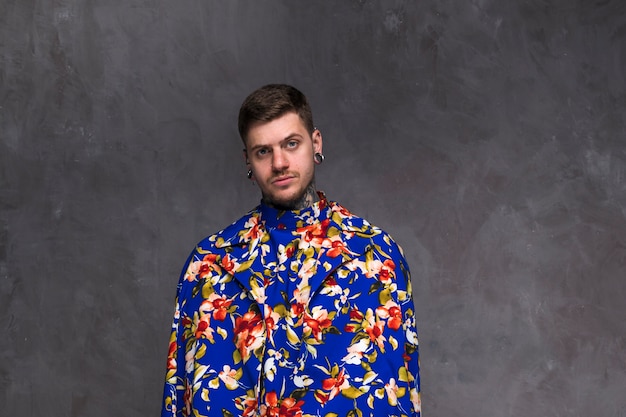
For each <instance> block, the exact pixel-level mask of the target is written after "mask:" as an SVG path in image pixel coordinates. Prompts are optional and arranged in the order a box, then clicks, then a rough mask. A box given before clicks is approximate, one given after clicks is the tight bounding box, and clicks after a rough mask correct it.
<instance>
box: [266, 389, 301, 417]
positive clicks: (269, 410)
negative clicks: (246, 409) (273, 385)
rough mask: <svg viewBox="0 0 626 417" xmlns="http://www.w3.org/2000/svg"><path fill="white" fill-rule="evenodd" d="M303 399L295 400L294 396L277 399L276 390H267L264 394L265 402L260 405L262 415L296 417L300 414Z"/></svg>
mask: <svg viewBox="0 0 626 417" xmlns="http://www.w3.org/2000/svg"><path fill="white" fill-rule="evenodd" d="M303 404H304V401H302V400H300V401H297V400H296V399H295V398H291V397H287V398H283V399H281V400H279V399H278V396H277V395H276V391H271V392H268V393H267V394H266V395H265V404H263V405H262V406H261V416H262V417H298V416H302V405H303Z"/></svg>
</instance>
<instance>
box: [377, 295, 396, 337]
mask: <svg viewBox="0 0 626 417" xmlns="http://www.w3.org/2000/svg"><path fill="white" fill-rule="evenodd" d="M376 314H377V315H378V317H380V318H382V319H388V320H387V326H388V327H389V328H390V329H393V330H398V329H399V328H400V326H402V310H401V309H400V306H399V305H398V304H396V303H395V302H394V301H393V300H389V301H387V302H386V303H385V305H384V306H381V307H378V308H377V309H376Z"/></svg>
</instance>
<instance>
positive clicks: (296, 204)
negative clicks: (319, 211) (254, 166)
mask: <svg viewBox="0 0 626 417" xmlns="http://www.w3.org/2000/svg"><path fill="white" fill-rule="evenodd" d="M316 201H317V192H316V191H315V180H314V179H312V180H311V182H310V183H309V185H307V187H306V188H305V189H304V192H303V193H302V194H301V195H300V196H297V197H295V198H293V199H291V200H287V201H276V200H274V199H272V198H269V197H268V196H266V195H264V196H263V202H264V203H265V204H266V205H268V206H270V207H273V208H275V209H277V210H283V211H293V210H302V209H305V208H308V207H311V206H312V205H313V203H315V202H316Z"/></svg>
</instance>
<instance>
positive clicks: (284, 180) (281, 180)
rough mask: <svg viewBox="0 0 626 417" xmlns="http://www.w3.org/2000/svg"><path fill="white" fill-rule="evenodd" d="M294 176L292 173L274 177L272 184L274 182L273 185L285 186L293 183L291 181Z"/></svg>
mask: <svg viewBox="0 0 626 417" xmlns="http://www.w3.org/2000/svg"><path fill="white" fill-rule="evenodd" d="M294 178H295V177H293V176H290V175H285V176H282V177H277V178H274V179H273V180H272V184H273V185H275V186H277V187H284V186H287V185H289V184H290V183H291V181H292V180H293V179H294Z"/></svg>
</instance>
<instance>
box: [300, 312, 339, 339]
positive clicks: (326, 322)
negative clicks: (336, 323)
mask: <svg viewBox="0 0 626 417" xmlns="http://www.w3.org/2000/svg"><path fill="white" fill-rule="evenodd" d="M311 313H313V314H312V315H311V314H308V313H305V315H304V332H305V334H309V333H310V334H312V335H313V337H315V339H316V340H318V341H320V340H322V333H323V330H324V329H327V328H329V327H330V326H331V325H332V324H333V322H332V320H330V319H329V318H328V310H326V309H324V308H322V307H321V306H315V307H313V310H311Z"/></svg>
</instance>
